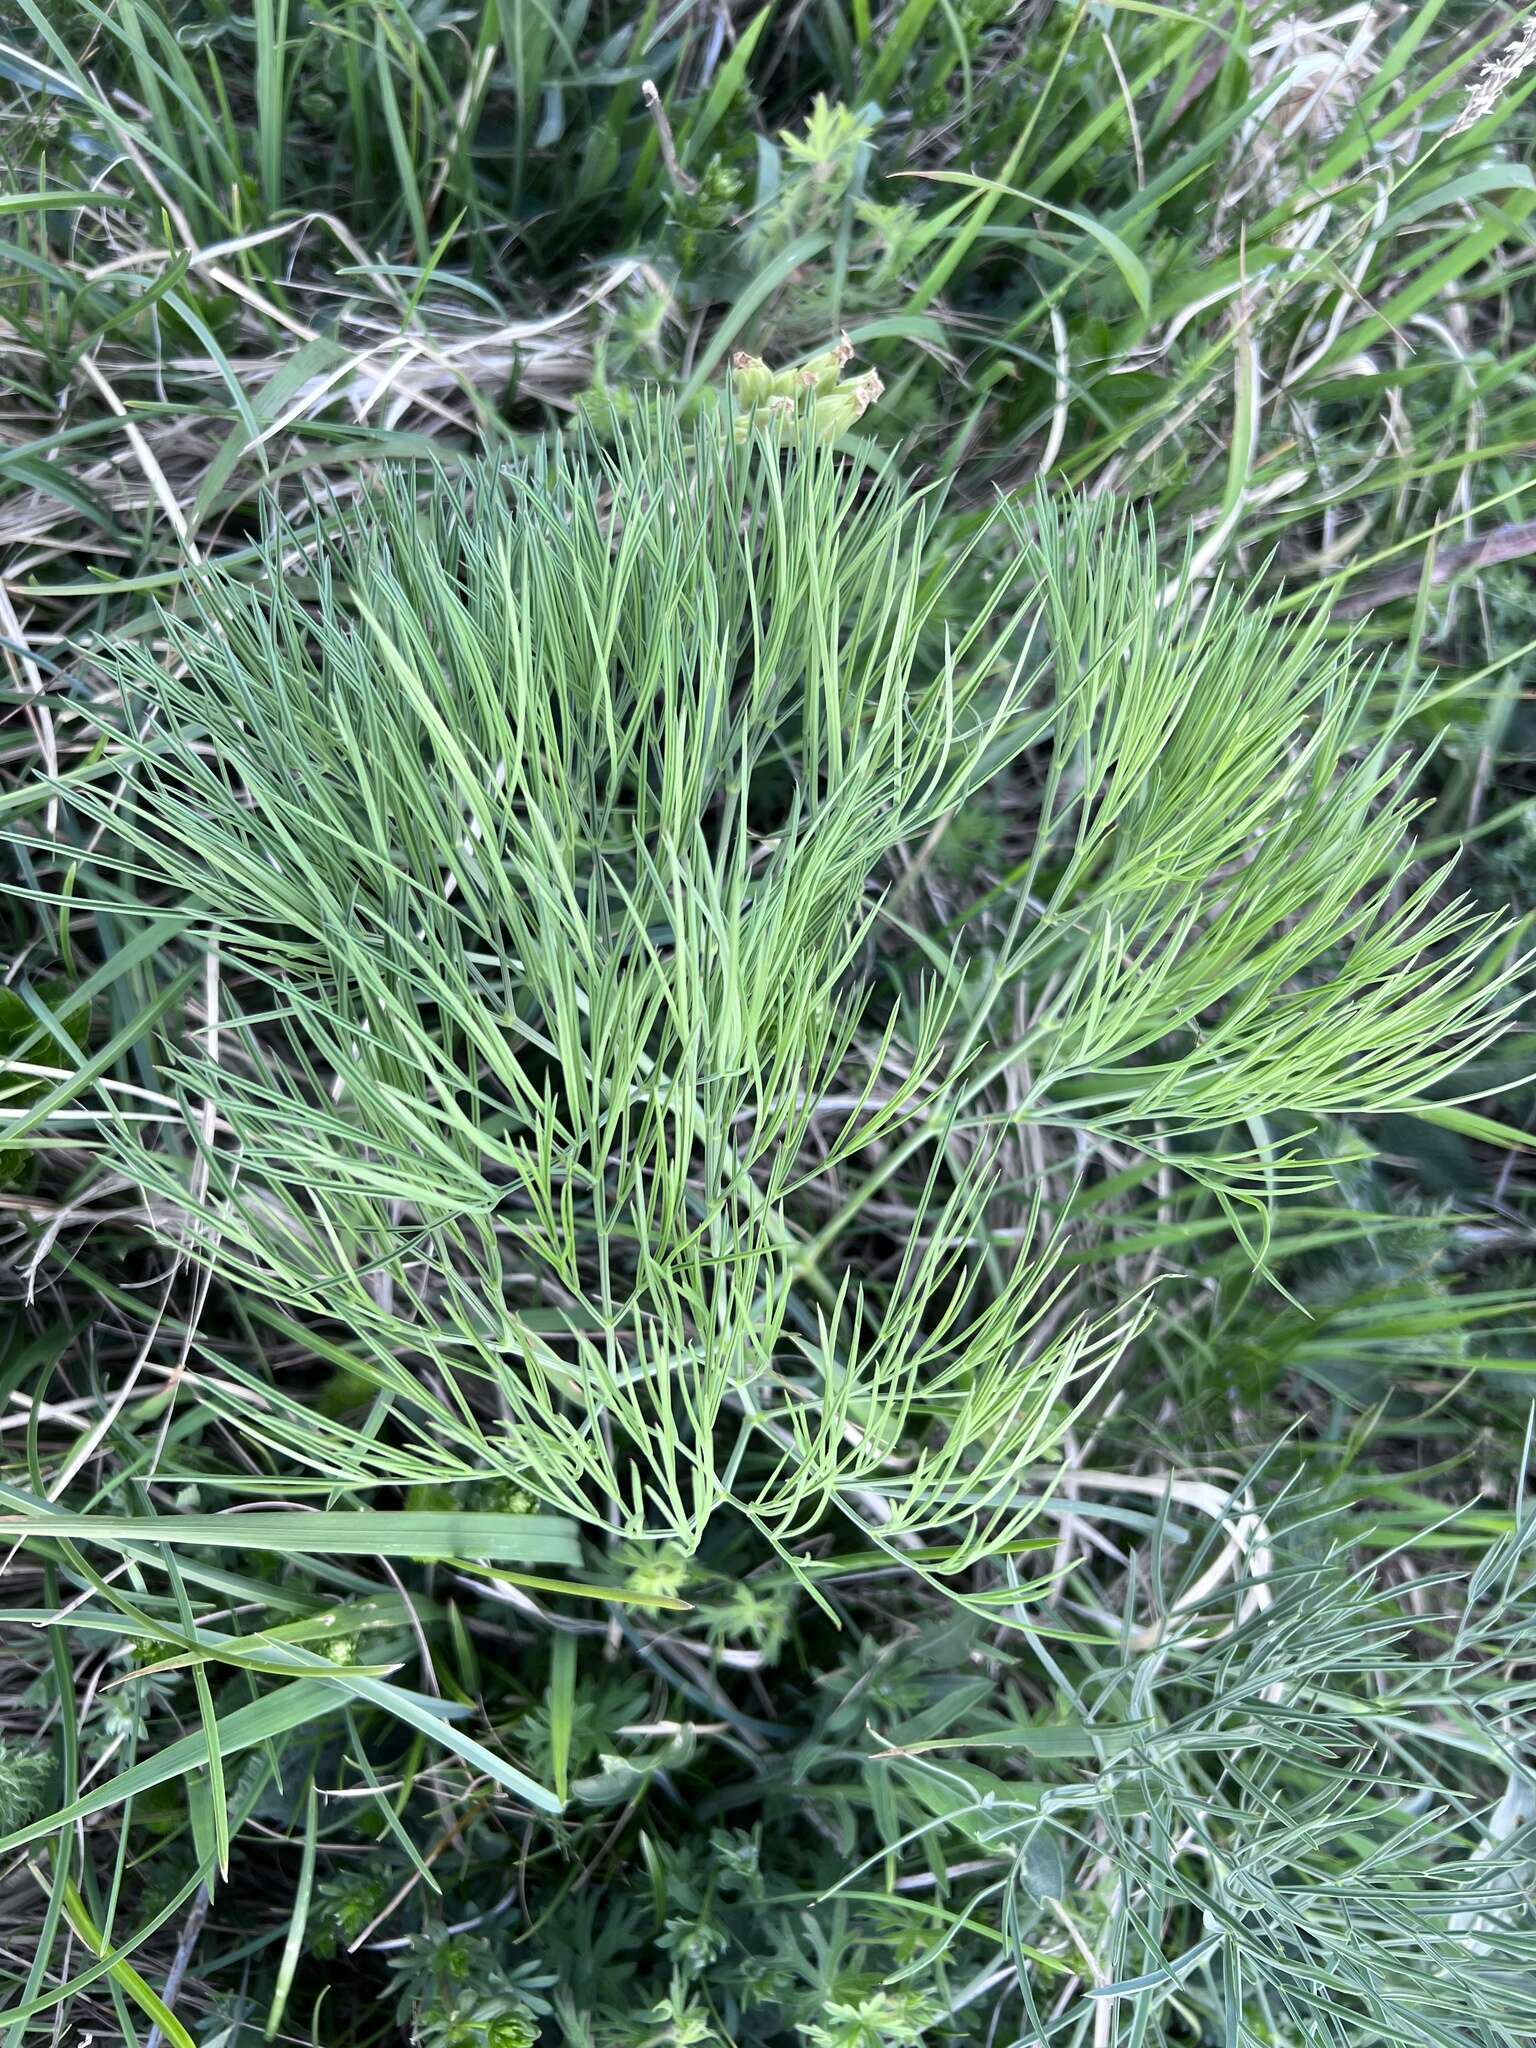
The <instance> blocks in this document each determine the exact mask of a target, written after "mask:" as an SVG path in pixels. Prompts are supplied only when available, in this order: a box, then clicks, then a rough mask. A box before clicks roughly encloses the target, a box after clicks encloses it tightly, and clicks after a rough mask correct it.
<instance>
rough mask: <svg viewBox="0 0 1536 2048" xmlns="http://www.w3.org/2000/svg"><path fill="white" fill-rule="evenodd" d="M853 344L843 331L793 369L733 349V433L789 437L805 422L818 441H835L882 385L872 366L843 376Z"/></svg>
mask: <svg viewBox="0 0 1536 2048" xmlns="http://www.w3.org/2000/svg"><path fill="white" fill-rule="evenodd" d="M852 356H853V344H852V342H850V341H849V339H848V337H847V335H846V334H845V335H843V336H842V337H841V338H840V339H839V340H838V341H837V342H836V344H835V345H834V346H833V347H832V348H829V349H827V350H826V351H825V352H824V353H823V354H821V355H819V356H813V357H812V358H811V360H810V362H808V363H802V364H800V366H799V367H798V368H797V369H791V370H770V369H769V367H768V365H767V364H766V363H765V362H764V361H763V360H762V358H761V357H760V356H749V355H746V354H744V353H741V352H738V353H737V354H736V355H734V356H732V358H731V396H732V419H733V422H734V425H735V431H736V439H737V440H738V441H745V440H746V438H747V436H748V435H749V434H750V433H753V432H754V431H755V432H759V433H767V434H768V435H770V436H771V437H772V438H774V439H776V440H779V441H785V440H790V439H792V438H793V437H794V436H795V434H796V433H798V431H799V429H800V425H801V423H802V422H807V421H808V422H809V425H810V431H811V432H812V434H813V435H814V436H815V438H816V439H817V440H818V441H821V442H828V441H835V440H836V439H837V437H838V435H839V434H845V433H847V431H848V430H849V428H850V427H852V426H854V425H855V424H856V423H857V422H858V421H859V420H861V419H862V418H863V417H864V415H865V413H866V412H868V410H869V408H870V407H871V406H872V405H873V404H874V402H875V400H876V399H877V398H878V397H879V396H880V394H881V392H882V391H883V390H884V389H885V386H884V385H883V384H882V383H881V381H880V373H879V372H878V371H877V370H866V371H865V372H864V374H863V375H862V376H860V377H849V378H845V377H844V376H843V371H844V370H845V369H846V367H847V365H848V363H849V361H850V360H851V358H852Z"/></svg>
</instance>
